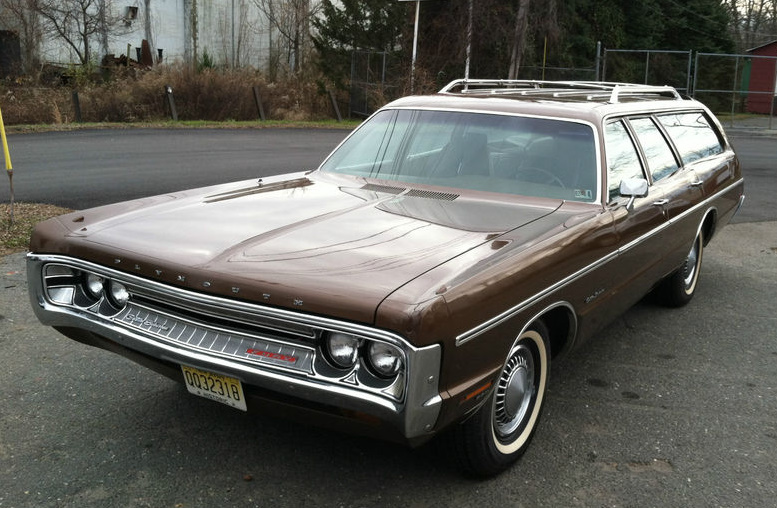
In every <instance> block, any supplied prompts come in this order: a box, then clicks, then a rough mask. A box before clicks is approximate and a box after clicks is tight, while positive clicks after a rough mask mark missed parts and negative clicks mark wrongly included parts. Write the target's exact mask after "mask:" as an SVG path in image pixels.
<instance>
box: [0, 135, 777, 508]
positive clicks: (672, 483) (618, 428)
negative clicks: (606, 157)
mask: <svg viewBox="0 0 777 508" xmlns="http://www.w3.org/2000/svg"><path fill="white" fill-rule="evenodd" d="M155 132H156V133H157V135H158V136H162V137H165V136H168V135H169V136H170V137H171V138H172V139H174V141H169V140H168V141H167V142H166V144H167V145H168V146H171V147H174V148H173V149H174V152H175V155H171V156H170V157H169V158H167V156H165V155H163V154H162V153H163V152H164V150H163V148H162V147H160V146H157V145H154V146H152V145H151V142H150V141H149V137H153V135H154V134H155ZM155 132H150V131H145V132H143V133H142V135H140V139H142V140H143V141H144V143H145V144H144V147H145V148H144V149H143V150H140V151H138V152H135V151H134V149H133V150H131V149H128V148H120V147H121V146H124V143H125V142H127V141H129V142H130V144H132V145H134V144H137V142H138V139H137V138H135V136H134V131H131V132H113V133H105V132H102V131H96V132H93V133H90V132H87V133H70V134H35V135H26V136H13V137H12V140H11V141H12V144H13V145H12V146H13V150H14V155H15V158H14V166H15V168H17V171H16V174H15V177H14V178H15V182H22V183H18V184H17V199H24V200H30V198H26V197H25V198H22V192H25V189H24V188H25V187H26V186H27V184H26V183H23V182H24V179H23V177H21V176H19V175H22V174H23V173H25V171H29V172H31V173H32V172H34V171H37V169H36V170H33V169H30V168H32V167H35V168H42V167H47V166H48V167H51V168H52V169H54V170H56V169H57V168H58V167H59V169H60V170H62V168H61V167H60V166H62V165H63V164H64V163H65V162H67V161H70V162H69V163H68V164H67V166H66V167H67V173H66V174H67V175H68V177H69V178H68V179H65V180H73V181H75V182H80V185H79V184H77V185H75V187H73V189H75V190H72V189H67V185H69V184H66V183H65V181H64V180H63V179H62V178H59V177H55V176H54V173H49V174H48V176H34V177H33V176H30V177H25V178H33V180H30V181H33V182H35V187H36V188H38V187H44V186H46V187H48V188H49V189H53V190H54V191H55V192H58V194H55V196H57V195H58V196H60V197H65V196H69V195H71V194H75V195H78V196H82V197H79V198H78V200H77V201H73V202H68V201H57V199H59V198H55V197H52V198H51V199H40V198H32V200H44V201H50V202H57V203H59V204H63V205H67V206H72V207H76V208H81V207H84V206H87V205H86V204H85V203H90V204H96V203H98V202H100V199H105V200H106V201H112V200H114V199H112V198H113V196H114V195H115V194H114V192H123V190H122V189H123V188H124V187H125V186H131V187H133V190H132V191H131V192H136V189H135V187H134V184H136V183H137V184H138V185H139V186H142V185H145V186H146V187H145V188H146V191H145V194H151V193H155V192H157V191H158V192H164V191H168V190H174V189H175V188H185V187H192V186H196V185H200V184H203V183H210V181H203V180H201V179H202V178H210V177H211V176H213V175H211V173H214V172H216V173H217V174H218V175H220V176H221V178H218V179H217V180H215V181H223V180H228V179H239V178H243V177H253V176H262V174H261V171H262V170H261V169H258V168H259V167H270V168H272V169H271V170H270V171H276V169H277V171H285V170H286V169H287V168H286V167H281V166H283V164H282V163H281V162H280V160H281V159H282V158H283V159H286V157H287V156H288V157H289V158H290V159H289V160H291V161H292V162H291V164H292V165H293V166H295V167H296V166H302V167H304V168H306V167H312V166H314V165H316V161H317V160H318V159H320V157H321V155H322V154H325V153H326V152H327V151H328V149H329V147H330V146H331V145H332V144H334V143H336V142H337V141H338V140H339V139H341V138H342V137H343V136H344V134H345V133H344V132H342V131H334V132H332V131H324V132H310V131H281V132H275V131H247V132H238V133H233V135H234V136H236V137H240V138H242V140H243V141H242V142H241V143H237V144H236V145H233V144H232V143H231V140H230V139H229V138H230V133H229V132H223V131H205V132H201V131H196V132H197V133H200V134H197V133H194V134H192V132H191V131H187V132H186V133H181V132H177V131H173V132H172V133H171V132H170V131H164V132H161V133H160V131H155ZM72 134H76V135H75V136H73V139H74V140H78V143H79V144H78V146H80V147H81V148H80V149H76V148H72V149H71V150H72V151H67V150H66V147H67V146H69V145H70V144H71V142H70V141H68V136H70V135H72ZM28 136H29V137H28ZM200 136H201V137H200ZM184 139H185V140H186V142H187V143H190V145H188V146H190V147H193V149H194V153H192V154H191V155H190V156H189V155H187V153H188V152H187V149H186V148H185V147H184V145H183V143H184V141H183V140H184ZM52 140H54V141H56V142H53V141H52ZM119 140H122V142H119ZM330 141H331V143H330V144H329V146H326V147H325V146H324V145H326V144H327V143H329V142H330ZM734 141H735V144H736V146H737V148H738V149H739V150H740V154H741V156H742V159H743V161H744V163H745V168H746V171H747V173H746V177H747V178H748V180H747V193H748V200H747V201H746V204H745V206H744V207H743V209H742V210H741V212H740V215H739V216H738V217H737V219H738V221H739V223H738V224H733V225H730V226H728V227H727V228H726V229H724V230H723V231H722V232H721V233H720V235H719V236H718V237H717V238H715V239H714V240H713V242H712V243H711V244H710V246H709V248H708V249H707V250H706V251H705V259H704V266H703V272H702V280H701V282H700V287H699V289H698V293H697V295H696V298H694V300H693V301H692V302H691V304H689V305H688V306H687V307H685V308H682V309H677V310H667V309H664V308H661V307H656V306H654V305H652V304H650V303H648V302H644V303H641V304H639V305H637V306H635V307H634V308H633V309H631V310H630V311H629V312H628V313H626V314H625V315H624V316H623V317H621V318H620V319H618V320H617V321H616V322H615V323H613V324H612V325H611V326H610V327H608V328H607V329H606V330H604V331H603V332H602V333H601V334H600V336H599V337H597V338H596V339H595V340H593V341H592V342H590V343H589V346H588V347H586V348H585V349H582V350H578V351H576V352H574V353H573V354H572V355H570V356H569V357H568V358H566V359H565V360H564V361H562V362H559V363H557V364H555V365H554V367H553V372H552V377H551V382H550V386H549V394H548V398H547V406H546V411H545V413H544V416H543V421H542V422H541V424H540V428H539V430H538V432H537V434H536V437H535V440H534V442H533V444H532V447H531V448H530V450H529V451H528V452H527V454H526V455H525V456H524V457H523V459H522V460H521V461H520V462H519V463H518V464H517V465H516V467H514V468H513V469H511V470H509V471H507V472H506V473H505V474H503V475H501V476H499V477H497V478H495V479H492V480H489V481H485V482H475V481H470V480H466V479H463V478H462V477H461V476H460V475H459V474H458V471H457V470H456V468H455V467H454V466H453V465H452V461H451V460H450V455H449V453H448V452H447V450H446V449H445V448H444V446H439V445H434V444H433V445H430V446H426V447H423V448H420V449H418V450H407V449H404V448H401V447H397V446H394V445H391V444H387V443H382V442H378V441H373V440H368V439H362V438H355V437H351V436H346V435H340V434H337V433H332V432H327V431H323V430H320V429H317V428H313V427H308V426H305V425H301V424H296V423H288V422H285V421H282V420H276V419H273V418H269V417H262V416H252V415H246V414H243V413H241V412H239V411H235V410H232V409H230V408H227V407H225V406H221V405H219V404H216V403H212V402H210V401H207V400H204V399H200V398H197V397H194V396H190V395H189V394H188V393H186V390H185V388H183V387H182V386H180V385H178V384H176V383H174V382H172V381H169V380H167V379H165V378H162V377H160V376H158V375H156V374H154V373H152V372H151V371H148V370H146V369H144V368H142V367H139V366H137V365H135V364H133V363H130V362H129V361H127V360H124V359H123V358H120V357H118V356H116V355H112V354H110V353H106V352H103V351H100V350H96V349H93V348H89V347H87V346H83V345H80V344H77V343H75V342H73V341H70V340H69V339H66V338H64V337H62V336H60V335H58V334H57V333H56V332H54V331H53V330H50V329H47V328H45V327H43V326H41V325H39V324H37V322H36V321H35V319H34V317H33V315H32V311H31V310H30V308H29V303H28V302H27V290H26V282H25V274H24V266H23V255H21V254H19V255H13V256H8V257H6V258H3V259H0V275H1V276H2V279H1V280H2V282H1V283H0V352H2V354H0V508H6V507H22V506H25V507H26V506H30V507H33V506H35V507H61V506H73V507H90V506H94V507H103V506H126V507H144V506H149V507H171V508H172V507H181V508H184V507H199V506H202V507H209V506H273V507H275V506H278V507H290V508H297V507H306V506H311V507H314V506H315V507H317V506H334V507H373V506H374V507H386V506H402V507H405V506H409V507H426V506H439V507H449V506H453V507H469V506H478V507H479V506H516V507H537V506H565V507H567V506H569V507H572V506H595V507H599V506H620V507H632V506H634V507H643V506H644V507H650V506H655V507H666V506H684V507H685V506H699V507H710V506H722V507H762V506H774V503H775V501H774V500H775V499H777V461H776V460H775V457H777V331H775V330H777V317H775V310H774V288H775V287H777V222H775V219H777V217H775V215H776V214H777V210H775V207H774V205H773V200H772V199H766V200H762V199H763V197H766V198H769V197H770V196H774V195H775V186H777V183H776V182H777V178H775V175H777V157H776V156H775V155H776V154H775V152H776V150H775V148H774V147H775V143H776V142H775V140H773V139H768V138H752V137H736V138H735V140H734ZM73 143H75V141H73ZM161 143H162V145H164V144H165V142H161ZM211 143H213V144H211ZM25 144H27V146H32V147H34V148H32V149H31V151H29V152H27V153H26V154H25V153H23V152H25V150H28V149H21V148H20V147H21V146H24V145H25ZM51 144H53V145H54V146H55V147H56V148H54V149H52V148H51V147H50V146H49V145H51ZM241 144H242V148H241ZM95 146H102V147H110V150H108V151H110V152H112V153H113V154H121V155H120V156H118V155H114V156H110V157H109V156H107V155H104V154H103V155H98V154H95V152H93V151H92V148H93V147H95ZM212 147H218V148H212ZM252 147H253V148H255V149H257V150H258V151H259V152H260V153H261V154H262V155H261V157H256V159H261V161H262V162H263V163H262V164H259V163H258V162H257V161H256V160H254V157H252V156H251V149H252ZM295 147H296V148H295ZM308 151H310V152H311V153H307V152H308ZM214 152H216V154H215V155H213V154H214ZM244 152H247V153H244ZM289 152H291V153H289ZM313 152H316V153H315V154H314V153H313ZM138 153H140V154H143V155H142V156H138V155H137V154H138ZM52 157H53V158H54V161H53V162H52V161H50V160H49V158H52ZM233 159H234V161H237V162H235V164H232V162H233ZM79 160H80V161H81V162H79ZM20 161H22V162H20ZM47 161H48V162H47ZM154 161H156V163H154ZM160 161H162V162H160ZM165 161H166V162H165ZM167 162H169V163H170V165H169V166H164V167H165V169H164V171H163V170H161V169H160V167H163V164H166V163H167ZM114 163H121V164H122V167H121V169H108V171H109V172H110V171H113V173H112V177H111V176H109V178H108V181H113V180H114V178H113V177H117V178H118V176H121V178H120V180H121V182H119V183H117V184H116V185H113V186H110V188H108V189H102V190H101V189H100V188H99V185H96V184H95V187H94V190H93V191H89V192H86V191H84V190H83V189H84V188H85V186H86V185H87V181H91V180H92V179H95V180H97V179H98V177H97V176H95V175H97V174H98V172H97V171H96V170H93V169H90V168H92V167H94V166H102V167H103V170H105V166H111V168H113V167H115V164H114ZM265 163H266V164H265ZM236 165H241V166H242V169H240V170H239V171H238V170H233V169H230V170H229V172H227V169H226V168H227V167H230V168H233V167H234V166H236ZM173 166H177V167H179V168H181V169H182V170H183V171H182V173H183V176H175V174H174V172H173V171H171V170H170V169H169V168H170V167H173ZM133 167H134V168H135V170H134V171H135V174H134V176H133V175H127V174H125V173H128V172H132V171H133V170H132V168H133ZM302 167H301V168H300V169H303V168H302ZM218 168H222V170H221V172H220V173H219V171H220V170H219V169H218ZM244 170H245V171H248V172H249V173H248V174H244V173H242V171H244ZM162 171H163V173H162V174H160V172H162ZM195 173H196V174H195ZM84 175H88V176H84ZM17 176H18V179H17ZM157 177H164V178H157ZM100 178H104V177H100ZM104 181H105V180H104ZM160 182H163V183H160ZM130 184H132V185H130ZM179 184H182V185H179ZM168 185H172V186H173V187H165V186H168ZM0 187H2V186H0ZM163 187H164V188H163ZM141 192H143V191H141ZM87 194H88V196H89V197H88V199H87V197H84V196H86V195H87ZM128 197H129V196H128ZM5 199H6V198H5V197H4V196H3V195H2V194H0V202H2V201H3V200H5ZM91 200H94V201H91Z"/></svg>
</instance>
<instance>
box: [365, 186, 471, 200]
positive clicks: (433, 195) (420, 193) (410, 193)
mask: <svg viewBox="0 0 777 508" xmlns="http://www.w3.org/2000/svg"><path fill="white" fill-rule="evenodd" d="M362 190H366V191H372V192H383V193H385V194H397V195H398V194H402V195H403V196H407V197H410V198H422V199H436V200H439V201H453V200H455V199H456V198H458V197H459V195H458V194H452V193H450V192H436V191H425V190H419V189H410V190H407V189H406V188H404V187H394V186H391V185H378V184H374V183H368V184H365V185H363V186H362ZM405 191H407V192H405Z"/></svg>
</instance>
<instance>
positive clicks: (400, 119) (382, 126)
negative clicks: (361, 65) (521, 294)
mask: <svg viewBox="0 0 777 508" xmlns="http://www.w3.org/2000/svg"><path fill="white" fill-rule="evenodd" d="M595 146H596V144H595V141H594V133H593V129H592V128H591V127H590V126H588V125H585V124H581V123H576V122H570V121H563V120H552V119H544V118H530V117H521V116H507V115H495V114H485V113H463V112H453V111H426V110H406V109H397V110H384V111H381V112H379V113H378V114H376V115H375V116H373V117H372V118H370V119H369V120H368V121H367V122H365V123H364V124H363V125H362V126H361V127H360V128H359V129H358V130H357V131H356V132H354V133H353V135H352V136H351V137H349V138H348V139H347V140H346V141H345V142H344V143H343V144H342V145H341V146H340V147H339V148H338V149H337V150H336V151H335V152H334V153H333V154H332V155H331V156H330V157H329V158H328V159H327V160H326V161H325V162H324V164H323V165H322V166H321V169H322V170H323V171H331V172H334V173H343V174H348V175H354V176H361V177H365V178H377V179H382V180H396V181H401V182H405V183H409V184H413V183H418V184H426V185H440V186H445V187H452V188H457V189H471V190H482V191H491V192H500V193H506V194H517V195H524V196H537V197H548V198H556V199H567V200H574V201H584V202H593V201H596V200H597V198H598V193H597V189H598V179H597V175H598V171H597V164H596V150H595Z"/></svg>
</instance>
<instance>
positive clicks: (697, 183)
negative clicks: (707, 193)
mask: <svg viewBox="0 0 777 508" xmlns="http://www.w3.org/2000/svg"><path fill="white" fill-rule="evenodd" d="M703 184H704V182H702V181H701V180H696V181H695V182H691V183H690V186H691V187H701V186H702V185H703Z"/></svg>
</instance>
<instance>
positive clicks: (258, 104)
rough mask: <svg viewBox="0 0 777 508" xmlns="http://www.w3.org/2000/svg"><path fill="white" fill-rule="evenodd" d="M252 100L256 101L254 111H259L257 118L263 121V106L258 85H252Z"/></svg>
mask: <svg viewBox="0 0 777 508" xmlns="http://www.w3.org/2000/svg"><path fill="white" fill-rule="evenodd" d="M253 91H254V102H255V103H256V111H257V112H258V113H259V119H260V120H261V121H263V122H264V120H265V116H264V106H263V105H262V97H261V96H260V95H259V87H258V86H254V87H253Z"/></svg>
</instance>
